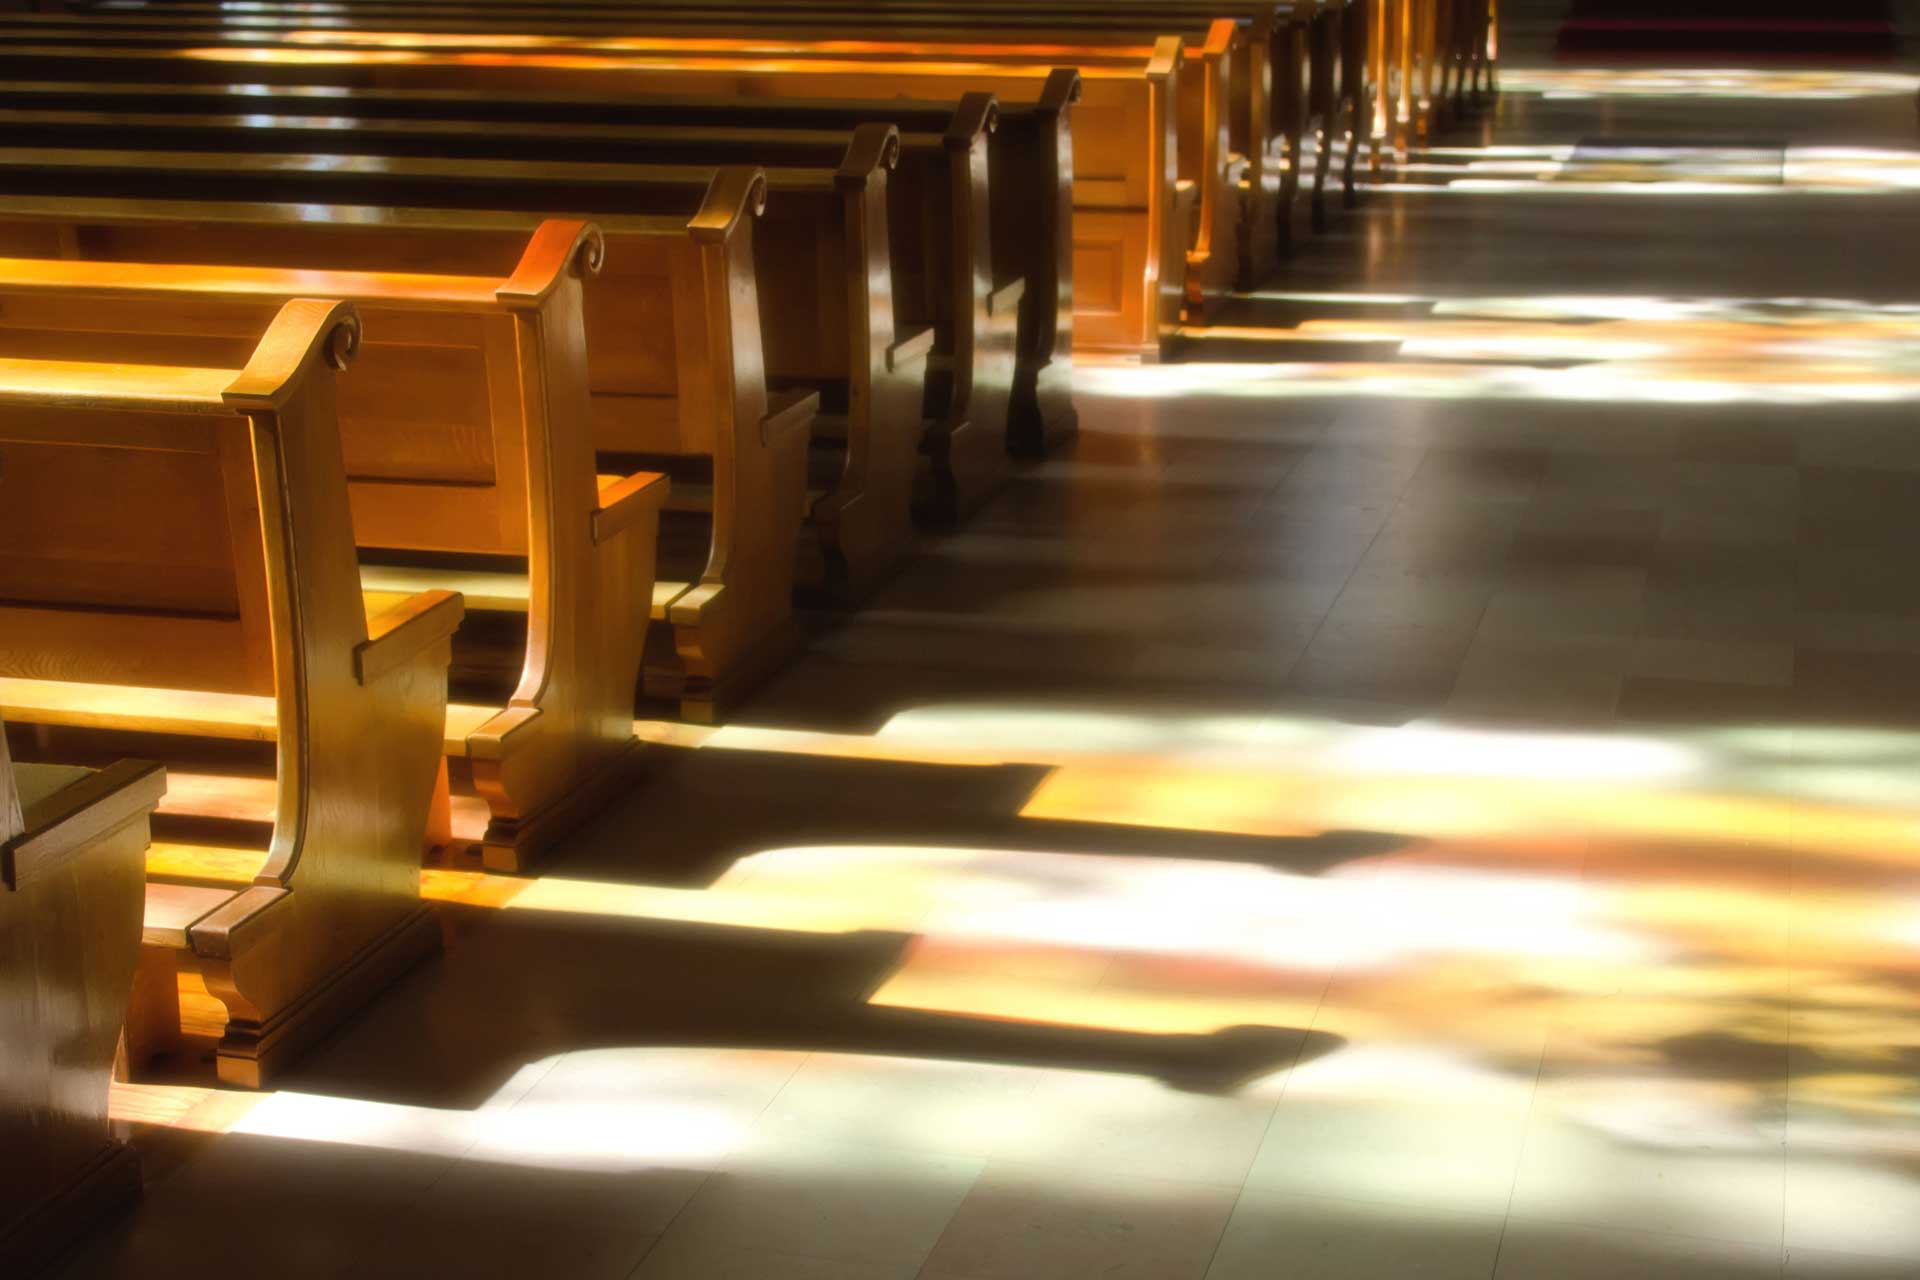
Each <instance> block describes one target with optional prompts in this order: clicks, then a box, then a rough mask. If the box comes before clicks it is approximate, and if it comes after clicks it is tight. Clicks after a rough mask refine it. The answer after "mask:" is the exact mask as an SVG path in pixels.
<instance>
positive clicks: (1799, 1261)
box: [1785, 1245, 1920, 1280]
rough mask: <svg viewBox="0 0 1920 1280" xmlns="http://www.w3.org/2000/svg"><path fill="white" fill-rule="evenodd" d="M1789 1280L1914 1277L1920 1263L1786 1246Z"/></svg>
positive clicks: (1919, 1273) (1900, 1279)
mask: <svg viewBox="0 0 1920 1280" xmlns="http://www.w3.org/2000/svg"><path fill="white" fill-rule="evenodd" d="M1786 1252H1787V1265H1786V1272H1785V1274H1786V1276H1787V1280H1914V1277H1916V1276H1920V1263H1917V1262H1915V1261H1914V1260H1913V1259H1911V1258H1875V1257H1871V1256H1869V1255H1866V1254H1860V1253H1832V1252H1829V1251H1827V1250H1825V1249H1797V1248H1794V1247H1793V1246H1791V1245H1789V1246H1788V1247H1787V1251H1786Z"/></svg>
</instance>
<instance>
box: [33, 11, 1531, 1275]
mask: <svg viewBox="0 0 1920 1280" xmlns="http://www.w3.org/2000/svg"><path fill="white" fill-rule="evenodd" d="M748 15H750V16H748ZM1494 31H1495V14H1494V13H1493V10H1492V8H1491V4H1490V0H1049V3H1048V4H1047V6H1046V7H1045V8H1044V9H1040V10H1035V9H1033V8H1032V7H1030V6H1025V5H1022V4H1018V3H1015V2H1014V0H975V2H974V3H970V4H969V5H968V6H966V7H965V9H964V10H963V11H962V10H956V9H955V8H954V7H953V6H952V4H951V0H859V2H858V3H855V2H854V0H756V3H755V4H754V5H753V6H751V8H748V7H747V6H745V5H744V4H742V3H740V0H661V2H660V3H651V4H646V5H644V6H643V5H638V4H634V3H630V2H625V0H566V2H565V3H560V4H546V5H540V4H534V3H532V0H463V3H461V4H458V5H455V4H451V3H447V2H446V0H322V2H318V3H315V2H310V0H303V2H300V3H293V2H290V0H289V2H284V3H283V2H281V0H258V2H255V3H249V4H247V5H244V6H225V5H221V4H218V3H213V2H212V0H99V2H97V3H93V4H89V5H83V6H64V5H62V6H55V5H51V4H44V3H43V4H42V5H41V6H40V7H39V8H38V9H35V8H34V7H32V6H28V5H22V4H19V3H17V2H16V4H15V6H14V7H13V8H12V9H10V10H8V11H6V12H0V129H4V132H5V139H4V145H0V720H4V722H5V724H6V736H5V738H4V739H0V1150H5V1151H7V1152H8V1153H9V1154H8V1159H7V1160H6V1161H0V1274H14V1273H15V1272H16V1270H17V1269H20V1268H23V1267H26V1266H31V1265H33V1264H34V1263H36V1262H38V1261H40V1260H43V1259H44V1258H45V1257H47V1256H49V1254H50V1252H51V1251H52V1250H54V1249H56V1248H57V1247H58V1244H59V1241H60V1240H61V1239H62V1238H64V1236H65V1235H66V1234H67V1233H68V1232H70V1230H71V1229H72V1228H73V1227H74V1225H75V1224H77V1223H81V1222H84V1221H86V1220H88V1218H89V1217H91V1216H92V1215H94V1214H96V1213H97V1212H99V1211H100V1209H101V1208H102V1207H103V1206H104V1205H107V1204H111V1203H115V1202H117V1201H118V1200H120V1199H122V1198H124V1196H125V1195H127V1194H129V1193H130V1192H131V1191H134V1190H137V1186H138V1173H137V1168H136V1167H135V1164H134V1162H132V1161H131V1160H130V1159H129V1157H128V1156H127V1154H126V1152H125V1150H124V1148H122V1147H120V1146H118V1145H117V1144H115V1143H114V1142H112V1141H111V1140H110V1137H109V1128H108V1123H107V1117H106V1110H105V1104H106V1098H105V1095H106V1087H105V1086H106V1081H107V1079H108V1078H109V1075H110V1073H116V1072H117V1073H118V1075H119V1076H120V1077H121V1078H133V1077H138V1076H140V1075H142V1074H143V1073H144V1072H146V1071H148V1070H149V1068H150V1065H151V1064H154V1063H156V1062H159V1063H169V1064H172V1067H173V1068H176V1069H177V1067H178V1065H179V1062H180V1061H181V1060H182V1059H183V1058H184V1059H187V1060H191V1059H192V1057H193V1055H194V1052H195V1051H196V1047H197V1046H198V1045H199V1044H200V1043H201V1040H200V1039H199V1038H197V1037H204V1038H205V1039H206V1040H208V1041H210V1042H211V1044H212V1046H213V1050H212V1056H213V1061H214V1064H215V1071H216V1074H217V1077H218V1079H219V1080H220V1081H221V1082H223V1083H227V1084H232V1085H238V1086H244V1087H260V1086H261V1085H262V1084H263V1083H264V1082H265V1081H267V1080H268V1079H270V1078H271V1076H272V1075H273V1074H274V1073H275V1072H276V1071H278V1070H280V1069H281V1068H282V1067H284V1066H285V1065H286V1064H287V1063H288V1062H289V1061H291V1060H292V1059H293V1058H294V1057H295V1056H296V1055H297V1054H299V1053H300V1052H301V1051H302V1050H304V1049H305V1048H306V1047H308V1046H310V1045H311V1044H312V1043H313V1042H314V1041H315V1040H317V1039H318V1038H319V1037H321V1036H323V1035H325V1034H326V1033H327V1032H328V1031H329V1030H330V1029H332V1028H333V1027H334V1026H336V1025H337V1024H338V1023H339V1022H340V1020H341V1019H343V1018H344V1017H346V1016H348V1015H350V1014H351V1013H352V1012H353V1011H354V1010H355V1009H356V1008H358V1007H359V1006H360V1005H361V1004H363V1003H364V1001H365V1000H366V999H367V998H368V997H369V996H370V995H372V994H373V993H375V992H377V991H378V990H379V989H380V988H382V987H383V986H384V985H386V984H387V983H388V982H390V981H391V980H392V979H393V978H394V977H395V976H396V975H398V974H399V973H401V972H403V971H404V970H405V969H406V968H407V967H408V966H410V965H411V964H413V963H414V962H415V961H416V960H417V959H419V958H420V957H421V956H423V955H424V954H426V953H428V952H430V951H431V950H433V949H434V948H435V947H436V946H438V944H439V940H440V933H439V926H438V923H437V921H436V919H435V916H434V914H433V913H432V911H431V910H430V909H429V908H428V906H427V905H426V904H425V903H424V902H423V901H422V897H421V866H422V861H423V857H426V856H439V857H440V858H442V859H443V860H450V864H451V865H454V866H468V865H476V863H475V862H474V861H470V859H475V858H477V865H479V866H481V867H484V868H485V869H487V870H489V871H495V872H503V873H519V872H523V871H525V870H527V869H528V868H529V867H530V866H532V865H533V864H534V863H535V862H536V861H537V860H538V859H539V857H540V856H541V855H542V854H543V853H544V852H545V851H546V850H548V849H549V848H551V847H552V846H553V844H554V843H555V842H556V841H557V840H559V839H560V838H561V837H563V836H564V835H565V834H566V833H567V832H568V831H569V830H571V829H572V828H573V827H574V826H576V825H577V824H578V823H579V822H580V821H582V820H583V819H584V818H585V817H587V816H589V815H590V814H592V813H593V812H595V811H596V810H598V809H599V808H600V807H601V806H603V805H604V804H605V803H606V801H607V800H608V798H609V797H610V796H612V795H615V794H617V793H618V792H619V791H620V790H621V789H622V788H623V787H625V786H626V785H627V784H628V783H629V781H630V780H631V779H632V777H633V776H634V771H635V768H636V766H637V763H638V754H639V752H638V747H637V744H636V740H635V738H634V734H633V723H632V722H633V715H634V708H635V699H636V695H638V696H639V697H640V698H642V699H644V700H655V701H658V700H664V701H666V702H668V703H669V704H671V707H672V709H673V710H674V711H676V712H677V713H678V714H680V715H682V716H685V717H687V718H691V719H699V720H711V719H713V718H715V717H717V716H720V715H723V714H724V711H725V708H726V707H727V706H728V705H730V704H731V703H732V702H733V701H734V700H735V699H737V698H738V697H739V696H740V695H741V694H743V693H744V692H745V691H746V690H748V689H749V688H751V686H752V685H753V684H754V682H755V681H757V680H760V679H762V678H764V677H765V676H766V675H767V674H768V673H769V672H771V671H773V670H775V669H776V668H777V667H778V666H779V665H780V664H781V663H782V662H783V661H784V660H785V659H786V658H787V657H788V656H789V655H790V654H791V653H792V652H793V651H794V650H795V648H796V646H797V644H798V642H799V639H800V635H801V623H800V617H801V615H800V614H799V613H798V612H796V608H797V606H808V605H813V606H821V607H846V606H857V604H858V602H859V601H860V600H861V599H862V598H863V597H864V596H865V595H866V593H868V592H869V591H870V590H871V589H872V588H873V587H874V586H875V585H876V584H878V583H879V582H881V581H882V580H884V579H885V577H886V576H887V575H888V574H889V573H891V572H893V571H894V570H895V569H897V568H898V566H899V565H900V564H901V562H902V561H903V560H905V559H906V558H907V557H909V556H911V555H912V554H913V551H914V548H915V546H916V545H917V541H918V540H919V539H920V538H922V537H923V536H926V535H928V534H933V533H938V532H939V531H941V530H944V529H949V528H952V527H954V526H955V525H956V524H958V523H960V522H962V521H964V520H965V519H966V518H967V516H968V515H969V513H970V512H972V511H973V510H974V509H975V508H977V507H978V506H979V505H980V504H981V503H983V502H985V501H986V500H987V499H988V498H990V497H991V496H992V495H993V493H994V492H995V490H996V489H997V488H998V487H999V486H1000V485H1001V484H1002V483H1003V482H1004V481H1005V480H1006V478H1007V477H1008V475H1009V474H1010V473H1011V470H1012V468H1013V467H1014V466H1015V465H1016V463H1017V461H1018V460H1019V459H1023V458H1036V457H1040V456H1042V455H1044V454H1045V453H1046V452H1047V451H1048V450H1050V449H1052V448H1055V447H1057V446H1059V445H1060V444H1061V443H1063V442H1064V441H1066V440H1068V439H1070V438H1071V437H1072V436H1073V434H1074V432H1075V430H1076V416H1075V409H1074V404H1073V398H1072V384H1073V365H1074V360H1075V357H1076V355H1079V356H1082V357H1086V356H1090V355H1099V356H1104V357H1112V356H1123V357H1133V358H1141V359H1149V360H1151V359H1158V358H1161V356H1162V355H1163V354H1164V353H1166V352H1167V351H1168V350H1169V349H1170V345H1171V344H1172V342H1173V341H1175V339H1176V338H1177V335H1178V334H1179V333H1180V332H1181V331H1182V329H1183V328H1186V327H1191V326H1203V325H1205V324H1206V323H1208V322H1209V320H1211V319H1212V318H1213V317H1214V315H1215V314H1216V313H1217V311H1218V309H1219V308H1220V307H1221V305H1222V304H1223V303H1224V302H1225V301H1226V300H1227V298H1228V296H1229V295H1230V294H1231V293H1233V292H1234V291H1235V290H1236V289H1243V288H1246V287H1250V286H1253V285H1255V284H1257V283H1259V282H1260V281H1261V280H1263V279H1264V278H1266V277H1267V276H1268V275H1269V274H1270V273H1272V272H1273V271H1275V270H1279V269H1284V265H1283V264H1284V262H1285V260H1286V258H1287V256H1288V254H1289V253H1292V252H1297V251H1300V249H1301V248H1302V245H1301V242H1302V240H1303V239H1304V237H1305V236H1306V235H1307V233H1308V232H1309V231H1310V230H1311V229H1312V228H1316V227H1320V226H1324V225H1325V224H1326V223H1327V221H1328V220H1329V219H1330V218H1331V217H1332V216H1333V210H1334V208H1335V207H1336V206H1337V205H1339V204H1341V203H1344V202H1347V201H1351V200H1353V199H1356V198H1357V197H1358V194H1359V191H1360V189H1361V185H1362V178H1363V176H1364V175H1367V174H1372V173H1380V172H1385V171H1387V170H1390V169H1391V168H1392V167H1393V166H1394V165H1395V164H1396V163H1397V162H1398V159H1399V158H1400V156H1402V155H1403V154H1404V153H1405V151H1406V149H1407V148H1409V147H1411V146H1417V145H1418V144H1419V143H1420V141H1421V140H1422V139H1424V138H1425V137H1426V136H1428V135H1430V134H1431V133H1432V132H1433V131H1435V130H1437V129H1439V128H1442V127H1444V126H1445V125H1446V124H1447V123H1448V122H1449V121H1450V120H1451V119H1453V118H1455V117H1457V116H1459V115H1461V114H1463V113H1465V112H1467V111H1469V110H1471V109H1472V108H1473V106H1474V104H1476V103H1477V102H1479V101H1481V100H1482V99H1484V97H1485V96H1486V95H1488V94H1489V93H1491V92H1492V91H1493V89H1494V84H1495V65H1494ZM143 757H151V758H152V759H153V760H154V761H163V762H164V764H161V763H139V762H138V760H139V759H140V758H143ZM129 758H133V759H134V761H135V762H129ZM436 851H438V853H437V855H436ZM183 992H184V993H186V994H185V995H184V996H183ZM15 1152H20V1153H24V1154H23V1155H22V1156H21V1157H20V1158H18V1159H15V1158H14V1155H13V1153H15Z"/></svg>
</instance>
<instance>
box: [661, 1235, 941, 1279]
mask: <svg viewBox="0 0 1920 1280" xmlns="http://www.w3.org/2000/svg"><path fill="white" fill-rule="evenodd" d="M921 1274H922V1272H921V1270H920V1264H919V1263H918V1262H917V1261H915V1262H853V1261H849V1260H848V1259H846V1258H816V1257H809V1256H807V1255H804V1254H797V1253H778V1252H775V1251H772V1250H768V1249H756V1248H754V1247H753V1246H752V1245H750V1244H727V1243H719V1244H710V1245H709V1244H694V1243H689V1242H686V1241H662V1242H661V1243H660V1244H659V1245H657V1246H656V1247H655V1248H654V1250H653V1251H652V1252H651V1253H649V1254H648V1255H647V1257H646V1260H645V1261H644V1262H642V1263H641V1264H640V1265H639V1266H638V1267H636V1268H635V1269H634V1270H633V1272H632V1273H631V1275H632V1280H915V1277H917V1276H919V1275H921Z"/></svg>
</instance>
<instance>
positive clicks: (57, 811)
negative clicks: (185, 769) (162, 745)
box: [0, 760, 167, 889]
mask: <svg viewBox="0 0 1920 1280" xmlns="http://www.w3.org/2000/svg"><path fill="white" fill-rule="evenodd" d="M166 790H167V770H166V767H165V766H164V765H158V764H154V763H153V762H151V761H147V760H122V761H119V762H117V763H115V764H111V765H108V766H107V767H106V768H104V769H100V770H96V771H93V772H90V773H88V774H87V775H86V776H85V777H84V778H81V779H80V780H78V781H76V782H73V783H70V784H68V785H67V786H64V787H62V788H60V789H59V790H58V791H55V792H54V793H53V794H52V795H50V796H47V797H46V798H45V799H44V800H42V801H41V802H40V803H38V804H35V805H32V806H30V807H28V809H27V810H26V812H25V814H24V815H23V817H24V818H25V820H26V829H25V830H24V831H22V832H21V833H20V834H19V835H18V836H15V837H14V838H13V839H12V840H9V841H7V843H6V844H5V845H4V846H0V882H4V884H5V887H6V888H8V889H18V888H19V887H20V885H21V884H22V882H24V881H26V880H29V879H31V878H32V877H34V876H35V875H40V874H44V873H45V872H48V871H51V870H53V869H55V868H56V867H59V866H61V865H63V864H65V863H66V862H67V861H68V860H69V859H71V858H72V857H73V856H74V855H75V854H77V853H78V852H80V851H81V850H82V849H85V848H86V847H87V846H88V845H89V844H90V843H92V841H93V840H95V839H96V838H97V837H99V836H101V835H103V834H104V833H106V832H108V831H112V830H114V829H115V828H117V827H120V826H122V825H124V824H125V823H127V822H128V821H130V820H132V819H134V818H137V817H139V816H140V815H142V814H145V813H150V812H152V810H153V807H154V806H155V805H157V804H159V803H160V797H161V796H163V795H165V794H166Z"/></svg>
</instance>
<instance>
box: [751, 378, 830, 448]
mask: <svg viewBox="0 0 1920 1280" xmlns="http://www.w3.org/2000/svg"><path fill="white" fill-rule="evenodd" d="M769 398H770V399H772V400H773V401H774V405H773V408H772V409H770V410H768V412H767V416H766V417H764V418H762V419H760V443H761V444H762V445H764V446H766V447H767V448H769V449H770V448H772V447H773V446H774V445H775V444H776V443H778V442H779V441H781V440H784V439H786V437H787V436H788V435H789V434H791V433H792V432H795V431H799V430H802V429H804V428H806V427H808V426H811V425H812V423H813V420H814V418H815V416H817V415H818V414H819V412H820V393H819V392H818V391H801V390H797V389H796V390H793V391H784V392H780V393H778V394H777V395H775V396H772V397H769Z"/></svg>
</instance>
